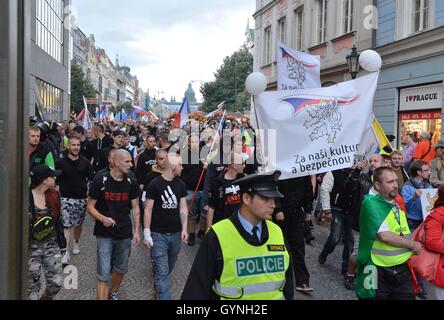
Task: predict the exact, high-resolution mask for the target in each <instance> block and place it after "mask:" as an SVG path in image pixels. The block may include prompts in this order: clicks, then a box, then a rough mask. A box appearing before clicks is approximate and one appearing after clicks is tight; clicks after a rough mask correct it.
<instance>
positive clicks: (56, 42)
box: [30, 0, 72, 121]
mask: <svg viewBox="0 0 444 320" xmlns="http://www.w3.org/2000/svg"><path fill="white" fill-rule="evenodd" d="M70 4H71V0H33V1H31V50H30V55H31V65H30V94H31V95H30V97H31V98H30V112H31V114H35V115H39V116H40V117H42V118H43V119H44V120H48V121H61V120H62V119H68V118H69V110H70V105H69V101H70V69H71V55H72V54H71V50H72V49H71V31H70V29H69V28H65V25H64V22H65V21H66V19H67V18H68V13H66V12H65V11H66V10H65V8H66V7H67V6H69V5H70Z"/></svg>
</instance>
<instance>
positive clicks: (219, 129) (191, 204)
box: [188, 110, 227, 211]
mask: <svg viewBox="0 0 444 320" xmlns="http://www.w3.org/2000/svg"><path fill="white" fill-rule="evenodd" d="M226 113H227V110H225V111H224V114H223V116H222V118H221V121H220V123H219V128H218V129H217V133H216V136H215V138H214V140H213V143H212V144H211V147H210V152H208V155H207V159H206V161H208V159H209V156H210V155H211V153H213V149H214V146H215V143H216V140H217V139H218V135H219V132H221V129H222V125H223V122H224V119H225V114H226ZM205 171H207V169H205V168H202V172H201V173H200V178H199V182H198V183H197V187H196V190H194V194H193V198H191V202H190V207H189V208H188V210H189V211H191V208H192V207H193V204H194V200H195V199H196V195H197V192H198V190H199V187H200V184H201V182H202V178H203V176H204V174H205Z"/></svg>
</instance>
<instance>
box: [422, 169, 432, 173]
mask: <svg viewBox="0 0 444 320" xmlns="http://www.w3.org/2000/svg"><path fill="white" fill-rule="evenodd" d="M421 171H425V172H427V171H430V169H421Z"/></svg>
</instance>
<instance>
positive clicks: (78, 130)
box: [71, 126, 94, 162]
mask: <svg viewBox="0 0 444 320" xmlns="http://www.w3.org/2000/svg"><path fill="white" fill-rule="evenodd" d="M71 135H72V136H76V137H78V138H79V139H80V155H81V156H83V157H85V158H86V159H88V161H90V162H91V159H92V157H93V155H94V146H93V145H92V143H91V142H90V141H88V139H86V136H85V128H83V127H82V126H77V127H75V128H74V129H73V131H72V133H71Z"/></svg>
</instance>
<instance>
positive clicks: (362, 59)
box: [359, 50, 382, 72]
mask: <svg viewBox="0 0 444 320" xmlns="http://www.w3.org/2000/svg"><path fill="white" fill-rule="evenodd" d="M359 64H360V65H361V67H362V68H363V69H364V70H366V71H369V72H376V71H379V70H380V69H381V67H382V59H381V56H380V55H379V53H377V52H376V51H374V50H365V51H364V52H362V53H361V55H360V56H359Z"/></svg>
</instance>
